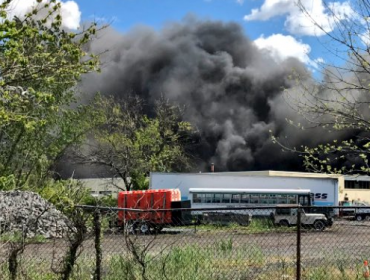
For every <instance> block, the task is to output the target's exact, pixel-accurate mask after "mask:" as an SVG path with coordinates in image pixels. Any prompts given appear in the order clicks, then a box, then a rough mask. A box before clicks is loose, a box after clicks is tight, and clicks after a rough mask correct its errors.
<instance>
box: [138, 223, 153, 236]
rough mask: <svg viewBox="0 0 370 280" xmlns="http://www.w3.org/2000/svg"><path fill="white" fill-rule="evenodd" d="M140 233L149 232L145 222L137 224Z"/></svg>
mask: <svg viewBox="0 0 370 280" xmlns="http://www.w3.org/2000/svg"><path fill="white" fill-rule="evenodd" d="M139 229H140V233H142V234H149V233H150V227H149V225H148V224H147V223H142V224H140V226H139Z"/></svg>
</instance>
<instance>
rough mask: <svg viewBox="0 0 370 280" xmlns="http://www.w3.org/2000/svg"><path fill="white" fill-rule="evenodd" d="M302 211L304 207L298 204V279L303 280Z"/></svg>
mask: <svg viewBox="0 0 370 280" xmlns="http://www.w3.org/2000/svg"><path fill="white" fill-rule="evenodd" d="M301 212H302V209H301V207H300V206H298V209H297V271H296V273H297V277H296V279H297V280H301Z"/></svg>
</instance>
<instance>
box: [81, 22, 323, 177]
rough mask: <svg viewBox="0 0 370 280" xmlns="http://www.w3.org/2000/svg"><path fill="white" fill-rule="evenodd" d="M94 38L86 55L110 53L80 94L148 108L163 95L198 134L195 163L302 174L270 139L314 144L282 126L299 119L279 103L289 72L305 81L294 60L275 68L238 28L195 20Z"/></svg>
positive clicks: (108, 32)
mask: <svg viewBox="0 0 370 280" xmlns="http://www.w3.org/2000/svg"><path fill="white" fill-rule="evenodd" d="M246 32H248V30H246ZM98 37H99V38H98V40H96V41H94V42H92V43H91V44H90V46H89V49H90V51H92V52H94V53H99V52H102V51H104V50H106V49H108V50H109V51H108V52H107V53H106V54H104V55H103V56H102V63H103V67H102V73H100V74H90V75H88V76H86V77H85V78H84V79H83V81H82V84H81V87H82V91H83V92H85V93H88V94H94V93H96V92H100V93H101V94H103V95H114V96H116V97H119V98H120V99H124V98H125V96H127V95H128V94H132V93H133V94H137V95H139V96H141V97H142V98H144V99H145V100H146V102H147V104H149V105H151V104H154V101H155V100H156V99H158V98H160V97H161V96H164V97H166V98H168V99H170V100H171V101H172V102H173V103H174V104H177V105H180V106H184V108H185V115H184V118H185V120H187V121H189V122H191V123H192V124H193V125H194V126H195V127H196V128H197V129H198V130H199V131H200V134H201V143H200V144H199V145H198V147H197V149H196V151H194V153H195V154H196V156H197V157H199V158H200V159H201V161H200V164H201V163H203V164H204V165H207V166H209V165H210V163H215V166H216V171H220V170H258V169H276V170H281V169H288V170H302V169H303V168H302V166H301V165H300V164H299V162H300V161H299V159H298V156H297V155H293V154H291V153H283V152H282V151H281V148H280V147H278V146H277V145H274V144H273V143H272V142H271V137H270V133H269V131H270V130H271V131H273V133H274V134H275V135H277V136H281V137H284V136H285V135H288V136H289V137H290V138H289V143H290V144H292V145H293V146H294V145H298V144H307V143H310V142H315V141H317V140H314V139H312V136H309V135H310V134H311V132H309V131H308V132H307V131H299V130H296V129H295V128H293V127H289V124H287V122H286V118H288V119H293V120H298V119H299V117H298V116H297V114H296V113H295V112H294V111H293V110H291V109H290V108H289V106H287V104H286V102H285V100H284V98H283V92H284V89H288V90H292V91H294V90H299V89H297V88H296V86H295V85H294V84H293V83H292V82H291V80H290V79H289V78H288V77H289V75H290V74H291V73H292V72H293V71H295V72H296V73H299V74H301V75H303V76H304V75H307V70H306V68H305V66H304V65H303V64H301V63H300V62H299V61H298V60H296V59H294V58H288V59H286V60H284V61H282V62H281V63H277V62H275V60H274V59H272V58H271V56H270V54H269V53H267V52H265V51H263V50H260V49H258V48H257V47H256V46H255V44H254V43H253V41H251V40H250V39H249V38H248V37H247V36H246V35H245V32H244V30H243V29H242V27H241V26H240V25H238V24H236V23H225V22H220V21H210V20H198V19H196V18H194V17H188V18H186V19H184V20H183V21H182V22H179V23H171V24H168V25H167V26H165V27H164V28H163V29H162V30H161V31H155V30H153V29H151V28H148V27H144V26H141V27H136V28H134V29H132V30H131V31H129V32H127V33H126V34H120V33H118V32H117V31H115V30H113V29H112V28H107V29H105V30H103V31H102V32H101V34H99V36H98ZM149 107H150V106H149ZM320 140H322V139H320ZM201 169H202V168H201V166H198V167H197V170H201ZM208 169H209V167H208ZM203 170H205V168H204V167H203Z"/></svg>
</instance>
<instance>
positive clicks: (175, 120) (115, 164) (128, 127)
mask: <svg viewBox="0 0 370 280" xmlns="http://www.w3.org/2000/svg"><path fill="white" fill-rule="evenodd" d="M144 107H145V106H144V104H143V102H142V100H141V99H139V98H138V97H129V98H127V99H126V100H125V101H119V102H116V101H115V100H114V99H113V98H108V99H101V100H99V101H98V102H97V104H96V108H98V110H99V111H103V112H104V115H105V121H104V122H103V124H102V125H101V126H99V128H98V129H96V130H94V133H93V137H92V139H91V140H90V144H89V146H88V148H87V149H83V150H82V151H81V150H79V153H78V154H77V156H78V158H79V161H80V162H81V163H89V164H92V165H98V166H99V165H100V166H105V167H108V168H109V170H110V171H111V172H112V173H113V174H114V175H115V176H118V177H120V178H122V179H123V181H124V183H125V185H126V188H127V189H128V190H131V189H145V188H147V187H148V180H147V176H148V175H149V172H150V171H161V172H167V171H176V170H177V171H180V170H186V169H188V168H189V167H190V158H189V156H188V154H187V152H186V147H187V145H188V144H190V143H191V139H192V138H191V136H192V134H193V129H192V127H191V125H190V124H189V123H188V122H184V121H182V120H181V110H180V109H179V107H176V106H172V105H171V104H170V103H169V102H168V101H167V100H163V99H162V100H159V101H158V102H157V103H156V106H155V112H154V117H152V118H149V117H148V116H147V115H146V114H144V113H143V110H144Z"/></svg>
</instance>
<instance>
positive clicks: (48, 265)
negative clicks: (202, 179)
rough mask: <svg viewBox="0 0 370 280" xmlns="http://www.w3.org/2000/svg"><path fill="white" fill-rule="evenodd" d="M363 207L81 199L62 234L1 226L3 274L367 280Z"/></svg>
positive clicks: (368, 230)
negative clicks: (125, 203) (84, 202)
mask: <svg viewBox="0 0 370 280" xmlns="http://www.w3.org/2000/svg"><path fill="white" fill-rule="evenodd" d="M367 213H369V217H370V208H369V209H367V208H364V207H361V208H348V207H342V208H341V207H336V208H330V207H323V208H317V207H305V208H299V207H298V208H297V207H296V206H284V207H275V208H267V207H260V208H232V209H230V208H228V209H226V208H219V209H172V210H156V211H154V210H153V211H145V210H134V209H122V208H104V207H89V206H81V207H80V208H79V210H78V211H76V213H75V215H74V218H73V221H72V222H71V223H70V224H69V225H68V227H67V228H66V230H65V232H64V233H63V234H62V235H61V236H59V238H56V237H55V238H49V239H46V238H44V237H42V234H41V233H40V232H39V233H38V234H31V235H30V234H29V232H27V231H23V232H22V231H19V230H18V231H17V232H18V233H16V234H15V233H14V232H13V233H10V231H8V230H7V229H6V228H4V226H3V227H2V231H1V232H2V233H1V235H0V279H32V280H34V279H35V280H38V279H112V280H113V279H120V280H121V279H123V280H124V279H127V280H133V279H137V280H139V279H140V280H141V279H144V280H152V279H153V280H154V279H168V280H169V279H184V280H186V279H189V280H193V279H202V280H203V279H204V280H206V279H244V280H247V279H253V280H255V279H261V280H262V279H312V280H318V279H323V280H324V279H343V280H344V279H367V278H365V276H364V270H366V267H365V266H364V261H366V260H368V259H370V221H369V220H368V216H367ZM332 216H335V217H334V219H332ZM3 224H4V223H3ZM24 226H25V227H27V225H24ZM48 227H49V228H53V225H52V224H51V225H49V226H48ZM48 227H46V228H48ZM44 230H45V227H44ZM365 274H366V271H365Z"/></svg>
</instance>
